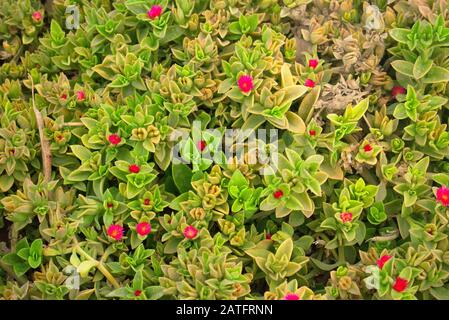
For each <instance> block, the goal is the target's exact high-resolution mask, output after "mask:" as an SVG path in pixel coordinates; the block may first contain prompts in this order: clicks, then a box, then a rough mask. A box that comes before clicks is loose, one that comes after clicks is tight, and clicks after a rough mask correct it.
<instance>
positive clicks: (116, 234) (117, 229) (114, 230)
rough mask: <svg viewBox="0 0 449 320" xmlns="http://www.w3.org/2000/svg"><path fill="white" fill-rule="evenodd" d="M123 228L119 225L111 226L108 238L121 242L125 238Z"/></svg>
mask: <svg viewBox="0 0 449 320" xmlns="http://www.w3.org/2000/svg"><path fill="white" fill-rule="evenodd" d="M123 230H124V229H123V227H122V226H120V225H118V224H111V225H110V226H109V228H108V236H110V237H111V238H113V239H115V240H117V241H119V240H122V237H123Z"/></svg>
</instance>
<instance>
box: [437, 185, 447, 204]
mask: <svg viewBox="0 0 449 320" xmlns="http://www.w3.org/2000/svg"><path fill="white" fill-rule="evenodd" d="M437 201H438V202H441V204H442V205H443V206H445V207H449V188H446V187H445V186H441V187H439V188H438V190H437Z"/></svg>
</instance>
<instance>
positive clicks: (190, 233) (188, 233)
mask: <svg viewBox="0 0 449 320" xmlns="http://www.w3.org/2000/svg"><path fill="white" fill-rule="evenodd" d="M197 234H198V229H197V228H195V227H194V226H187V227H185V229H184V237H186V238H187V239H190V240H192V239H194V238H195V237H196V236H197Z"/></svg>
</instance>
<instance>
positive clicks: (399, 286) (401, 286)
mask: <svg viewBox="0 0 449 320" xmlns="http://www.w3.org/2000/svg"><path fill="white" fill-rule="evenodd" d="M407 286H408V281H407V280H405V279H403V278H401V277H397V278H396V281H395V282H394V284H393V289H394V290H395V291H397V292H402V291H404V290H405V289H407Z"/></svg>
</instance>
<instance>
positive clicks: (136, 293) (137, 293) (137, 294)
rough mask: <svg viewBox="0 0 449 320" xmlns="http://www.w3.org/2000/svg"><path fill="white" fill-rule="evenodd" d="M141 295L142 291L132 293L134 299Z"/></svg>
mask: <svg viewBox="0 0 449 320" xmlns="http://www.w3.org/2000/svg"><path fill="white" fill-rule="evenodd" d="M141 294H142V290H136V291H134V295H135V296H136V297H138V296H140V295H141Z"/></svg>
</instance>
